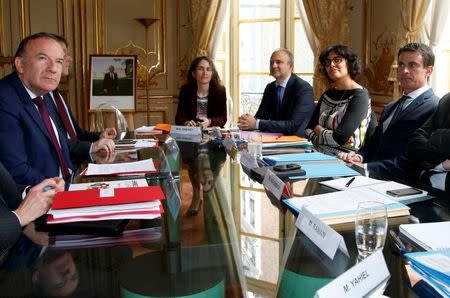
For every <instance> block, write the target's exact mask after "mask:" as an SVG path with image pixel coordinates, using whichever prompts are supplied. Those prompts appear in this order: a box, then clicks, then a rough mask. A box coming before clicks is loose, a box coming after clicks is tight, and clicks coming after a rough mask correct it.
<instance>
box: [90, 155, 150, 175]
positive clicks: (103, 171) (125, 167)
mask: <svg viewBox="0 0 450 298" xmlns="http://www.w3.org/2000/svg"><path fill="white" fill-rule="evenodd" d="M150 172H156V168H155V164H154V163H153V160H152V159H151V158H150V159H145V160H140V161H134V162H124V163H114V164H94V163H90V164H88V167H87V170H86V172H85V175H86V176H97V175H115V174H131V175H132V174H136V173H150Z"/></svg>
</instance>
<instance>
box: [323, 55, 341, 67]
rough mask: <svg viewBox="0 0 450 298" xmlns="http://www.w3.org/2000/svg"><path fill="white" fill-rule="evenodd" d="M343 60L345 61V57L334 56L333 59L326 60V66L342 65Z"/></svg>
mask: <svg viewBox="0 0 450 298" xmlns="http://www.w3.org/2000/svg"><path fill="white" fill-rule="evenodd" d="M342 60H344V57H342V56H334V57H333V58H332V59H328V58H327V59H326V60H325V66H326V67H329V66H330V65H331V62H333V63H334V65H337V64H339V63H341V62H342Z"/></svg>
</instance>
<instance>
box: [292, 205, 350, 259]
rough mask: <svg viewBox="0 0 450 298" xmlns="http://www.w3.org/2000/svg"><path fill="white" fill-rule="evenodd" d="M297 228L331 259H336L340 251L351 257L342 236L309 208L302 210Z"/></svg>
mask: <svg viewBox="0 0 450 298" xmlns="http://www.w3.org/2000/svg"><path fill="white" fill-rule="evenodd" d="M295 226H296V227H297V228H298V229H299V230H300V231H302V232H303V233H304V234H305V235H306V236H307V237H308V238H309V239H310V240H311V241H312V242H314V244H315V245H317V246H318V247H319V248H320V250H322V251H323V252H324V253H325V254H326V255H327V256H328V257H329V258H330V259H332V260H333V259H334V256H335V254H336V251H337V250H338V249H340V250H341V251H342V252H343V253H345V254H346V255H347V256H349V254H348V250H347V246H346V245H345V241H344V238H343V237H342V235H340V234H339V233H338V232H336V231H335V230H333V229H332V228H330V226H328V225H327V224H326V223H324V222H323V221H321V220H320V219H319V218H318V217H317V216H315V215H314V214H312V213H311V212H310V211H309V210H308V209H307V208H305V207H303V208H302V210H301V211H300V213H299V215H298V217H297V221H296V222H295Z"/></svg>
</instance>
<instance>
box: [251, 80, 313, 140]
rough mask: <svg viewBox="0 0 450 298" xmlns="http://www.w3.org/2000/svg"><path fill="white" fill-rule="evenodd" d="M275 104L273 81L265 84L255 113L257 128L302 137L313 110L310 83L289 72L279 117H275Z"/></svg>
mask: <svg viewBox="0 0 450 298" xmlns="http://www.w3.org/2000/svg"><path fill="white" fill-rule="evenodd" d="M275 105H276V85H275V81H273V82H272V83H269V84H268V85H267V86H266V89H265V90H264V94H263V98H262V100H261V104H260V105H259V108H258V111H257V112H256V115H255V118H257V119H259V130H262V131H271V132H281V133H283V134H286V135H294V134H295V135H298V136H301V137H304V136H305V128H306V126H307V125H308V123H309V120H310V118H311V116H312V114H313V111H314V97H313V90H312V87H311V85H310V84H309V83H308V82H306V81H304V80H302V79H301V78H299V77H298V76H297V75H295V74H291V77H290V78H289V81H288V82H287V84H286V89H285V90H284V95H283V102H282V105H281V112H282V117H281V118H280V119H277V118H276V117H275V110H276V106H275Z"/></svg>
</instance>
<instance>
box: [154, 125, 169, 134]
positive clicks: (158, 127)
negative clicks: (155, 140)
mask: <svg viewBox="0 0 450 298" xmlns="http://www.w3.org/2000/svg"><path fill="white" fill-rule="evenodd" d="M171 128H172V125H170V124H166V123H158V124H156V125H155V130H162V131H163V132H164V133H169V132H170V129H171Z"/></svg>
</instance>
